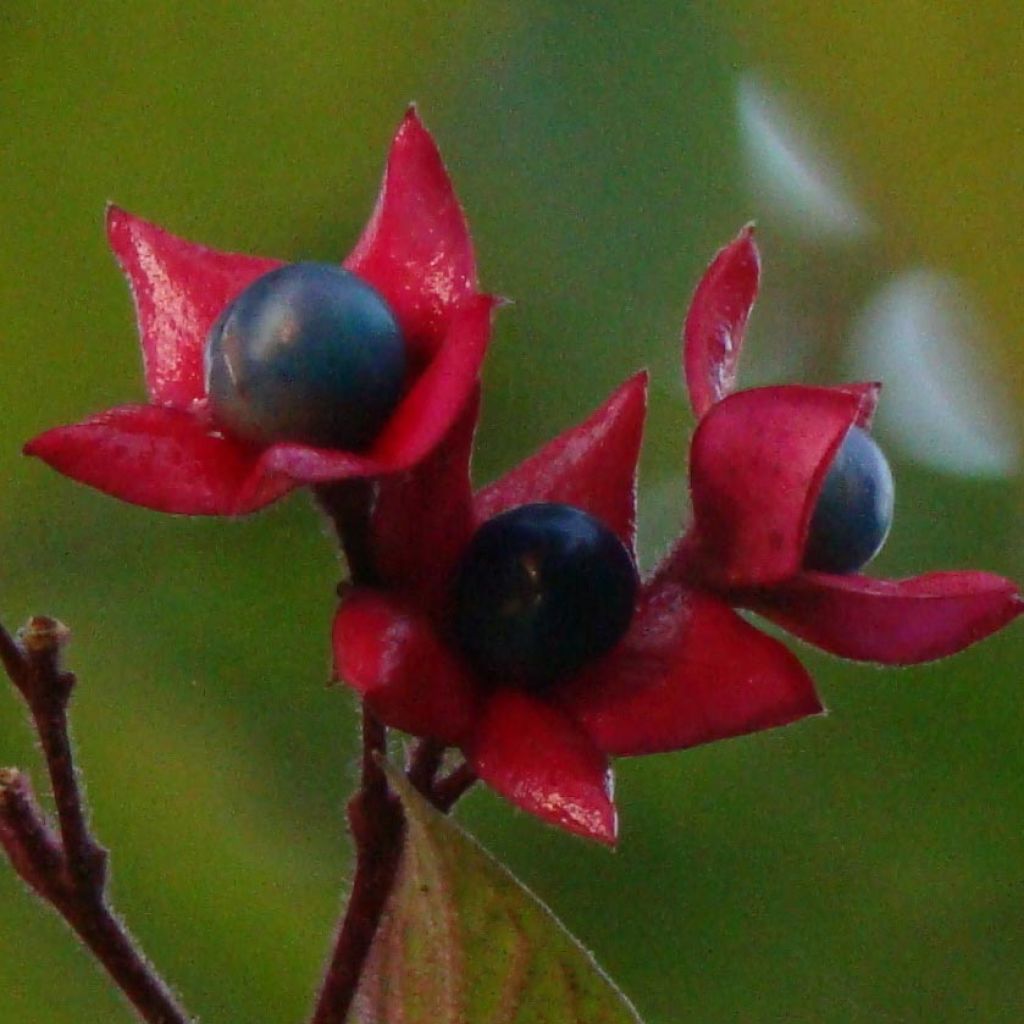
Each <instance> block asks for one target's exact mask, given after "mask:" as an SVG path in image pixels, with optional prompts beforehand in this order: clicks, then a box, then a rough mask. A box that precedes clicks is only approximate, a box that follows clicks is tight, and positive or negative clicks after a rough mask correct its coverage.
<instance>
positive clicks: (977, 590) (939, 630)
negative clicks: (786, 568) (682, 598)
mask: <svg viewBox="0 0 1024 1024" xmlns="http://www.w3.org/2000/svg"><path fill="white" fill-rule="evenodd" d="M741 600H742V601H743V603H744V604H745V605H748V606H749V607H751V608H753V609H754V610H755V611H758V612H760V613H761V614H762V615H764V616H765V617H766V618H769V619H772V620H773V621H774V622H777V623H778V624H779V625H780V626H783V627H784V628H785V629H788V630H789V631H790V632H791V633H795V634H796V635H797V636H799V637H802V638H803V639H804V640H806V641H808V642H809V643H812V644H815V645H816V646H817V647H822V648H824V649H825V650H826V651H830V652H831V653H832V654H838V655H839V656H840V657H843V658H853V659H855V660H857V661H875V662H880V663H882V664H885V665H912V664H916V663H918V662H922V661H932V660H933V659H935V658H944V657H946V656H947V655H950V654H955V653H956V652H957V651H962V650H963V649H964V648H965V647H968V646H970V645H971V644H973V643H976V642H977V641H978V640H982V639H984V638H985V637H986V636H988V635H989V634H990V633H994V632H995V631H996V630H997V629H1002V627H1003V626H1005V625H1006V624H1007V623H1008V622H1010V621H1012V620H1013V619H1015V618H1016V617H1017V616H1018V615H1020V614H1021V612H1024V600H1022V599H1021V595H1020V593H1019V592H1018V590H1017V587H1016V586H1015V585H1014V584H1013V583H1012V582H1011V581H1010V580H1007V579H1003V578H1002V577H1001V576H994V575H992V574H991V573H987V572H932V573H927V574H925V575H924V576H915V577H914V578H912V579H908V580H875V579H869V578H868V577H867V576H828V575H825V574H824V573H810V572H808V573H804V574H802V575H801V576H799V577H797V578H796V579H795V580H793V581H791V582H789V583H785V584H782V585H781V586H777V587H773V588H772V589H771V590H770V591H766V592H752V593H751V595H750V596H749V598H748V595H746V594H744V595H742V597H741Z"/></svg>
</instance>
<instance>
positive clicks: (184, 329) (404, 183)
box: [25, 110, 494, 515]
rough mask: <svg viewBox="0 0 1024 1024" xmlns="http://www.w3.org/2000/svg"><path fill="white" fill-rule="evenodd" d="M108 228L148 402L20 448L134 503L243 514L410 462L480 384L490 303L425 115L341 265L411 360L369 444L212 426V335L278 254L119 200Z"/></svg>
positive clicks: (399, 150) (394, 150) (401, 135)
mask: <svg viewBox="0 0 1024 1024" xmlns="http://www.w3.org/2000/svg"><path fill="white" fill-rule="evenodd" d="M107 233H108V237H109V239H110V245H111V248H112V249H113V250H114V253H115V255H116V256H117V259H118V262H119V263H120V265H121V268H122V269H123V270H124V272H125V274H126V276H127V278H128V282H129V284H130V286H131V290H132V294H133V296H134V298H135V305H136V310H137V313H138V321H139V331H140V335H141V344H142V354H143V361H144V364H145V379H146V388H147V391H148V393H149V402H148V403H147V404H144V405H142V404H140V405H125V406H119V407H117V408H114V409H109V410H107V411H106V412H102V413H100V414H98V415H96V416H92V417H90V418H89V419H87V420H85V421H83V422H81V423H77V424H74V425H72V426H67V427H59V428H57V429H54V430H49V431H47V432H46V433H44V434H41V435H39V436H38V437H36V438H34V439H33V440H32V441H30V442H29V443H28V444H27V445H26V447H25V451H26V453H27V454H29V455H34V456H38V457H39V458H41V459H43V460H44V461H45V462H47V463H49V464H50V465H51V466H53V467H54V468H55V469H57V470H58V471H60V472H61V473H64V474H66V475H67V476H70V477H72V478H74V479H76V480H79V481H81V482H83V483H86V484H89V485H91V486H93V487H96V488H98V489H100V490H102V491H105V492H107V493H109V494H112V495H114V496H115V497H118V498H121V499H123V500H124V501H128V502H132V503H134V504H137V505H144V506H146V507H148V508H153V509H157V510H159V511H163V512H177V513H184V514H190V515H237V514H242V513H246V512H251V511H253V510H255V509H257V508H260V507H261V506H263V505H266V504H268V503H269V502H272V501H274V500H275V499H277V498H279V497H281V496H282V495H283V494H285V493H287V492H288V491H290V490H292V489H293V488H295V487H297V486H301V485H303V484H317V483H324V482H329V481H337V480H344V479H349V478H354V477H366V476H378V475H381V474H387V473H392V472H396V471H400V470H403V469H406V468H407V467H409V466H411V465H413V464H414V463H415V462H417V461H418V460H419V459H421V458H423V457H424V456H425V455H426V454H427V453H428V452H429V451H430V450H431V449H432V448H433V447H434V446H435V445H436V444H437V443H438V442H439V441H440V439H441V438H442V437H443V436H444V435H445V433H446V432H447V430H448V428H449V427H450V426H451V424H452V422H453V421H454V420H455V419H456V417H457V416H458V415H459V412H460V411H461V410H462V408H463V407H464V406H465V404H466V401H467V399H468V397H469V396H470V394H471V393H472V391H473V389H474V388H475V386H476V382H477V379H478V375H479V369H480V365H481V362H482V360H483V356H484V352H485V349H486V346H487V341H488V337H489V332H490V320H491V313H492V309H493V306H494V302H493V300H492V299H491V298H490V297H488V296H484V295H479V294H478V293H477V278H476V267H475V262H474V257H473V249H472V244H471V241H470V237H469V233H468V229H467V227H466V223H465V220H464V217H463V214H462V211H461V209H460V207H459V203H458V200H457V199H456V196H455V193H454V191H453V189H452V185H451V182H450V181H449V178H448V174H447V172H446V171H445V168H444V165H443V163H442V161H441V157H440V154H439V153H438V151H437V148H436V146H435V144H434V141H433V139H432V138H431V137H430V135H429V133H428V132H427V131H426V129H425V128H424V127H423V125H422V124H421V122H420V120H419V118H418V116H417V114H416V112H415V110H410V111H409V113H408V114H407V115H406V117H405V119H404V121H403V122H402V124H401V126H400V127H399V129H398V132H397V134H396V135H395V138H394V141H393V143H392V146H391V151H390V153H389V155H388V160H387V167H386V171H385V175H384V181H383V184H382V186H381V190H380V194H379V197H378V200H377V205H376V208H375V210H374V212H373V215H372V217H371V218H370V222H369V224H368V225H367V227H366V228H365V230H364V232H363V235H362V237H361V239H360V240H359V242H358V244H357V245H356V247H355V249H354V250H353V251H352V253H351V254H350V255H349V257H348V258H347V259H346V260H345V261H344V264H343V266H344V268H345V269H346V270H348V271H349V272H351V273H352V274H354V275H356V276H357V277H358V278H360V279H362V281H364V282H366V283H367V284H369V285H371V286H372V287H373V288H374V289H376V291H377V292H378V293H379V294H380V295H381V296H382V297H383V298H384V299H385V300H386V302H387V303H388V304H389V306H390V308H391V310H392V311H393V313H394V316H395V319H396V320H397V322H398V324H399V326H400V328H401V330H402V334H403V337H404V340H405V345H406V349H407V353H406V355H407V362H408V365H409V366H410V373H409V378H408V380H407V383H406V387H405V391H404V394H403V397H402V398H401V400H400V401H399V403H398V405H397V407H396V408H395V409H394V411H393V412H392V413H391V415H390V418H389V419H388V421H387V422H386V423H385V424H384V426H383V428H382V429H381V430H380V432H379V434H378V435H377V436H376V438H375V440H373V441H372V443H371V444H370V445H369V447H368V448H367V449H366V450H364V451H359V452H351V451H343V450H339V449H326V448H317V447H312V446H310V445H307V444H301V443H295V442H278V443H273V444H269V445H268V446H265V447H260V446H257V445H253V444H250V443H245V442H243V441H241V440H238V439H236V438H234V437H231V436H229V435H228V434H226V433H224V432H222V431H220V430H218V429H217V428H216V425H215V424H214V423H213V422H212V421H211V417H210V412H209V407H208V401H207V395H206V386H205V382H204V373H203V351H204V345H205V342H206V338H207V335H208V333H209V331H210V328H211V326H212V325H213V324H214V322H215V321H216V320H217V318H218V316H219V315H220V314H221V312H222V311H223V310H224V309H225V307H226V306H227V305H228V304H229V303H230V302H231V300H232V299H233V298H235V297H236V296H237V295H238V294H239V293H240V292H241V291H242V290H243V289H245V288H246V287H247V286H248V285H250V284H251V283H252V282H253V281H255V280H256V279H257V278H259V277H261V276H262V275H264V274H266V273H267V272H268V271H271V270H273V269H275V268H277V267H279V266H281V263H280V262H278V261H276V260H270V259H261V258H258V257H253V256H244V255H237V254H233V253H224V252H217V251H215V250H212V249H208V248H205V247H204V246H200V245H196V244H194V243H191V242H186V241H183V240H182V239H180V238H176V237H175V236H173V235H171V234H169V233H168V232H166V231H164V230H163V229H161V228H159V227H157V226H156V225H154V224H150V223H147V222H146V221H144V220H141V219H139V218H138V217H134V216H132V215H131V214H129V213H126V212H124V211H123V210H120V209H118V208H117V207H111V208H110V209H109V211H108V214H107Z"/></svg>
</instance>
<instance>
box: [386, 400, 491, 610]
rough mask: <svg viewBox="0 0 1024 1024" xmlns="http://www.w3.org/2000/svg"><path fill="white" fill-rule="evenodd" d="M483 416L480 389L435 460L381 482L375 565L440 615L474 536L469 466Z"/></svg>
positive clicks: (395, 585) (397, 587) (396, 586)
mask: <svg viewBox="0 0 1024 1024" xmlns="http://www.w3.org/2000/svg"><path fill="white" fill-rule="evenodd" d="M479 414H480V395H479V389H478V390H477V392H476V393H474V394H473V395H471V396H470V400H469V402H468V403H467V405H466V408H465V409H464V410H463V413H462V415H461V416H460V417H459V418H458V419H457V420H456V421H455V425H454V426H453V427H452V429H451V430H450V431H449V432H448V435H447V436H446V437H445V439H444V440H443V441H442V442H441V443H440V444H439V445H438V446H437V447H436V448H435V449H434V451H433V452H431V453H430V455H428V456H427V457H426V458H425V459H424V460H423V461H422V462H420V463H419V464H418V465H417V466H415V467H414V468H413V469H411V470H408V471H406V472H405V473H397V474H394V475H392V476H389V477H385V478H384V479H382V480H381V482H380V484H379V485H378V491H377V500H376V502H375V503H374V507H373V514H372V518H371V522H370V528H371V534H372V542H373V548H374V564H375V565H376V568H377V572H378V574H379V575H380V578H381V580H382V582H383V583H384V584H385V585H386V586H389V587H392V588H393V589H395V590H398V591H400V592H402V593H404V594H406V595H408V597H409V598H410V600H411V601H412V602H413V603H414V604H415V605H416V606H417V607H419V608H424V609H428V610H430V609H433V610H434V611H436V612H437V613H440V612H441V611H442V609H443V608H444V606H445V604H446V601H447V598H448V588H449V581H450V578H451V575H452V571H453V568H454V566H455V563H456V562H457V561H458V559H459V556H460V555H461V554H462V551H463V549H464V548H465V546H466V544H467V543H468V541H469V538H470V535H471V534H472V532H473V490H472V485H471V482H470V476H469V463H470V457H471V453H472V449H473V436H474V434H475V433H476V424H477V419H478V417H479Z"/></svg>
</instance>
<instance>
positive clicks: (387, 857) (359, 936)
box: [310, 707, 405, 1024]
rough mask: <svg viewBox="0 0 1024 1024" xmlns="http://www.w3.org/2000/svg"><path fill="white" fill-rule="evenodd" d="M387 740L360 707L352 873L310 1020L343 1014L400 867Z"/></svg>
mask: <svg viewBox="0 0 1024 1024" xmlns="http://www.w3.org/2000/svg"><path fill="white" fill-rule="evenodd" d="M385 741H386V734H385V730H384V727H383V726H382V725H381V724H380V722H379V721H378V720H377V719H376V718H375V717H374V716H373V714H372V713H371V712H370V711H369V710H368V709H366V708H365V707H364V708H363V761H362V786H361V788H360V790H359V792H358V793H356V795H355V796H354V797H353V798H352V800H351V801H350V803H349V805H348V819H349V825H350V827H351V829H352V836H353V838H354V839H355V844H356V871H355V878H354V879H353V881H352V892H351V894H350V895H349V901H348V907H347V908H346V910H345V916H344V918H343V920H342V922H341V925H340V927H339V928H338V932H337V937H336V939H335V942H334V950H333V952H332V954H331V959H330V963H329V965H328V968H327V971H326V973H325V975H324V980H323V984H322V986H321V988H320V994H319V996H318V998H317V1002H316V1007H315V1009H314V1011H313V1016H312V1018H311V1020H310V1024H343V1022H344V1021H345V1020H346V1019H347V1017H348V1013H349V1009H350V1008H351V1006H352V1001H353V1000H354V999H355V995H356V991H357V990H358V988H359V981H360V978H361V977H362V973H363V967H364V966H365V964H366V960H367V957H368V956H369V954H370V948H371V947H372V945H373V939H374V936H375V935H376V934H377V929H378V927H379V925H380V921H381V916H382V914H383V913H384V907H385V905H386V904H387V900H388V896H389V895H390V893H391V887H392V884H393V883H394V879H395V873H396V871H397V870H398V861H399V856H400V854H401V851H402V837H403V833H404V831H405V821H404V817H403V815H402V809H401V806H400V805H399V803H398V801H397V799H396V798H395V796H394V795H393V794H392V793H390V792H389V790H388V785H387V778H386V776H385V775H384V772H383V770H382V768H381V766H380V762H379V758H380V757H382V756H383V754H384V751H385Z"/></svg>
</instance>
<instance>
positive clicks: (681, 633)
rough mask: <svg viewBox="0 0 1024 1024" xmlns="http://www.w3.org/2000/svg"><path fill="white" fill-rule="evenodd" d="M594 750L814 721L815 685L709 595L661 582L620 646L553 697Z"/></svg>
mask: <svg viewBox="0 0 1024 1024" xmlns="http://www.w3.org/2000/svg"><path fill="white" fill-rule="evenodd" d="M558 699H559V702H560V703H561V704H562V706H563V707H565V708H566V710H568V711H569V713H570V714H571V715H572V716H573V717H574V718H575V719H576V720H577V722H579V724H580V725H581V726H582V727H583V729H584V730H585V731H586V733H587V734H588V735H589V736H590V738H591V739H592V740H593V741H594V743H595V744H596V745H597V746H598V747H599V748H600V749H601V750H604V751H605V752H607V753H609V754H613V755H616V756H630V755H636V754H656V753H660V752H663V751H668V750H679V749H682V748H684V747H692V746H695V745H697V744H700V743H710V742H712V741H714V740H721V739H726V738H728V737H730V736H740V735H743V734H744V733H751V732H759V731H760V730H762V729H771V728H775V727H776V726H780V725H787V724H789V723H790V722H795V721H797V720H798V719H801V718H804V717H806V716H808V715H816V714H820V713H821V711H822V707H821V703H820V702H819V700H818V696H817V694H816V693H815V690H814V684H813V683H812V681H811V678H810V676H809V675H808V674H807V672H806V670H805V669H804V668H803V666H802V665H801V664H800V662H799V661H797V659H796V658H795V657H794V656H793V655H792V654H791V653H790V652H789V651H788V650H786V648H785V647H783V646H782V644H780V643H778V641H776V640H773V639H772V638H771V637H769V636H766V635H765V634H764V633H761V632H759V631H758V630H756V629H754V627H753V626H750V625H748V624H747V623H746V622H744V621H743V620H742V619H741V618H740V617H739V616H738V615H737V614H736V613H735V612H734V611H733V610H732V609H731V608H730V607H729V606H728V605H727V604H725V602H723V601H721V600H719V599H718V598H716V597H712V596H711V595H708V594H703V593H700V592H697V591H689V590H686V589H684V588H683V587H680V586H679V585H677V584H673V583H661V584H658V585H656V586H655V588H654V589H653V590H652V591H651V592H649V593H648V594H646V595H645V597H644V599H643V600H642V602H641V605H640V607H639V608H638V610H637V613H636V616H635V617H634V619H633V624H632V626H631V627H630V630H629V632H628V633H627V634H626V636H625V637H624V638H623V640H622V643H621V644H620V645H619V646H618V647H617V648H616V649H615V650H614V651H613V652H612V653H611V654H610V655H608V657H606V658H604V659H603V660H602V661H601V662H599V663H598V664H596V665H595V666H593V667H592V668H591V669H589V670H585V671H584V672H583V673H581V674H580V675H579V676H577V678H575V679H574V680H572V682H571V683H569V684H567V685H566V686H565V687H563V688H562V689H561V691H560V693H559V698H558Z"/></svg>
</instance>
